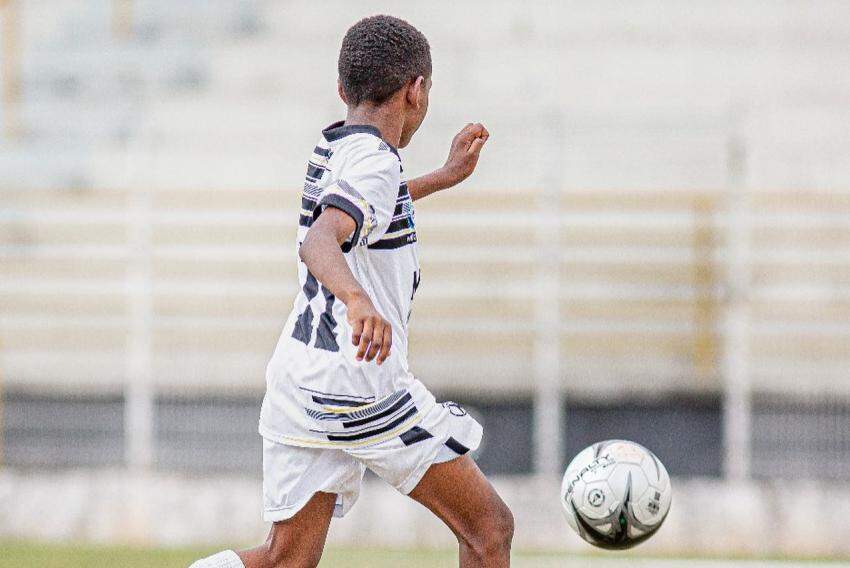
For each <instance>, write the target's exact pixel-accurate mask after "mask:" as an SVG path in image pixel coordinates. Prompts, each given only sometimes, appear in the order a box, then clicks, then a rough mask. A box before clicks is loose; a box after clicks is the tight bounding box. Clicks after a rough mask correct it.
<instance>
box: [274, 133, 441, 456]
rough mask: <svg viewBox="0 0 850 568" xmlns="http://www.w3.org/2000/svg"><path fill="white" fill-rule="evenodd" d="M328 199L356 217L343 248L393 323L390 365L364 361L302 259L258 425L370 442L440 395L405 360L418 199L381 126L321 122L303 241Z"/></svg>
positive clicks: (316, 438) (302, 441)
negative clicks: (412, 195) (415, 200)
mask: <svg viewBox="0 0 850 568" xmlns="http://www.w3.org/2000/svg"><path fill="white" fill-rule="evenodd" d="M327 207H336V208H338V209H341V210H342V211H344V212H346V213H348V214H349V215H350V216H351V218H352V219H354V221H355V223H356V228H355V230H354V232H353V233H352V235H351V236H350V237H349V239H348V240H347V241H346V242H345V243H344V244H343V246H342V251H343V253H344V256H345V260H346V262H347V263H348V266H349V268H350V269H351V272H352V273H353V274H354V277H355V278H357V281H358V282H359V283H360V285H361V286H362V287H363V289H364V290H365V291H366V293H367V294H368V295H369V298H370V299H371V300H372V302H373V303H374V305H375V307H376V309H377V310H378V312H380V314H381V315H382V316H383V317H384V318H385V319H386V320H387V321H388V322H389V323H390V324H391V325H392V330H393V345H392V351H391V353H390V356H389V358H387V360H386V361H384V363H383V364H382V365H378V364H377V363H375V362H374V361H373V362H370V363H367V362H365V361H357V360H356V359H355V354H356V351H357V348H356V347H355V346H354V345H352V343H351V336H352V329H351V326H350V325H349V324H348V320H347V318H346V311H347V310H346V307H345V305H344V304H343V303H342V302H340V301H339V300H338V299H336V298H335V297H334V295H333V294H331V292H330V291H329V290H328V289H326V288H325V287H324V286H322V284H321V283H320V282H318V281H317V280H316V278H315V277H314V276H313V275H312V274H310V272H309V271H308V270H307V267H306V265H305V264H304V263H303V262H299V264H298V278H299V281H300V284H301V291H300V292H299V293H298V296H297V297H296V298H295V303H294V306H293V309H292V313H291V314H290V316H289V318H288V320H287V322H286V325H285V327H284V328H283V333H282V334H281V336H280V340H279V341H278V344H277V348H276V349H275V352H274V355H273V356H272V359H271V361H270V362H269V365H268V368H267V371H266V396H265V399H264V400H263V407H262V411H261V413H260V427H259V430H260V434H262V435H263V437H265V438H267V439H269V440H272V441H276V442H279V443H284V444H291V445H297V446H305V447H351V446H364V445H369V444H374V443H378V442H381V441H384V440H387V439H389V438H392V437H394V436H398V435H400V434H401V433H403V432H406V431H408V430H410V428H411V427H413V426H414V425H415V424H416V423H418V422H419V420H421V418H422V416H424V414H425V413H427V412H428V411H429V410H430V409H431V408H432V407H433V406H434V404H435V401H434V397H433V396H432V395H431V393H430V392H428V390H427V389H426V388H425V386H424V385H423V384H422V383H420V382H419V381H418V380H416V379H415V378H414V377H413V375H412V374H411V373H410V371H409V369H408V363H407V345H408V343H407V325H408V319H409V317H410V311H411V304H412V301H413V296H414V294H415V293H416V288H417V286H418V285H419V260H418V257H417V249H416V247H417V244H416V229H415V226H414V220H413V201H412V200H411V198H410V193H409V192H408V189H407V184H406V183H405V181H404V180H403V178H402V169H401V161H400V158H399V156H398V152H397V150H396V149H395V148H393V147H392V146H390V145H388V144H387V143H386V142H384V141H383V140H382V139H381V135H380V132H379V131H378V129H377V128H375V127H372V126H366V125H351V126H347V125H344V124H343V123H342V122H339V123H336V124H333V125H331V126H330V127H328V128H327V129H326V130H324V131H323V132H322V137H321V139H320V140H319V142H318V144H317V145H316V147H315V149H314V150H313V154H312V156H311V158H310V161H309V162H308V164H307V178H306V182H305V184H304V192H303V194H302V197H301V215H300V219H299V227H298V246H300V245H301V243H302V242H303V240H304V237H305V235H306V234H307V230H308V229H309V227H310V225H311V224H312V223H313V222H314V221H315V219H316V218H317V217H318V216H319V215H320V214H321V213H322V211H324V210H325V209H326V208H327Z"/></svg>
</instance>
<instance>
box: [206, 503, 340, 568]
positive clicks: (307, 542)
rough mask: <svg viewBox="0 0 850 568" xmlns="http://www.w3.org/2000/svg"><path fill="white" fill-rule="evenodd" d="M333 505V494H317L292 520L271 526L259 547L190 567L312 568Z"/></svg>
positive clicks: (223, 554) (319, 554) (221, 554)
mask: <svg viewBox="0 0 850 568" xmlns="http://www.w3.org/2000/svg"><path fill="white" fill-rule="evenodd" d="M335 503H336V495H335V494H333V493H316V494H315V495H314V496H313V497H312V498H311V499H310V501H308V502H307V504H306V505H305V506H304V508H303V509H301V510H300V511H298V513H296V514H295V516H294V517H292V518H290V519H287V520H285V521H277V522H276V523H274V524H273V525H272V528H271V531H270V532H269V538H268V539H267V540H266V542H265V544H263V545H262V546H258V547H257V548H252V549H250V550H243V551H241V552H238V553H234V552H233V551H232V550H225V551H224V552H219V553H218V554H214V555H213V556H210V557H208V558H204V559H203V560H198V561H197V562H195V563H194V564H192V566H190V567H189V568H315V567H316V566H318V565H319V560H321V558H322V550H323V549H324V548H325V538H326V537H327V536H328V526H329V525H330V522H331V516H332V515H333V511H334V504H335Z"/></svg>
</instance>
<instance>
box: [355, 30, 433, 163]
mask: <svg viewBox="0 0 850 568" xmlns="http://www.w3.org/2000/svg"><path fill="white" fill-rule="evenodd" d="M430 88H431V47H430V46H429V45H428V40H427V39H425V36H424V35H422V32H420V31H419V30H417V29H416V28H414V27H413V26H411V25H410V24H408V23H407V22H405V21H404V20H400V19H398V18H394V17H392V16H372V17H370V18H364V19H362V20H360V21H359V22H357V23H356V24H354V25H353V26H351V28H350V29H349V30H348V32H347V33H346V34H345V38H344V39H343V40H342V49H340V52H339V91H340V96H341V97H342V100H343V101H344V102H345V104H347V105H348V106H349V107H358V106H361V105H370V106H374V107H377V106H381V105H385V104H394V105H398V110H399V111H400V112H403V113H404V127H403V128H402V134H401V142H400V143H399V146H400V147H402V148H403V147H404V146H406V145H407V144H408V142H410V139H411V138H412V137H413V134H414V133H415V132H416V129H417V128H419V125H420V124H422V121H423V120H424V119H425V114H426V113H427V112H428V92H429V90H430Z"/></svg>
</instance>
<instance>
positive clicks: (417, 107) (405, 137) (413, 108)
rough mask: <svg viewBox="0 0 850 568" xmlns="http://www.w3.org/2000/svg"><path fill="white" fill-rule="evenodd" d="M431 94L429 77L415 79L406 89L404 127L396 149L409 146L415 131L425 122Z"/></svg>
mask: <svg viewBox="0 0 850 568" xmlns="http://www.w3.org/2000/svg"><path fill="white" fill-rule="evenodd" d="M430 92H431V77H426V78H424V79H422V80H419V79H417V81H415V82H414V84H413V85H412V86H411V87H409V88H408V94H407V103H408V104H406V105H405V107H406V113H405V118H404V126H403V127H402V130H401V140H400V141H399V144H398V147H399V148H404V147H405V146H407V145H408V144H410V139H411V138H413V135H414V134H416V131H417V130H418V129H419V127H420V126H421V125H422V121H424V120H425V115H426V114H428V96H429V94H430Z"/></svg>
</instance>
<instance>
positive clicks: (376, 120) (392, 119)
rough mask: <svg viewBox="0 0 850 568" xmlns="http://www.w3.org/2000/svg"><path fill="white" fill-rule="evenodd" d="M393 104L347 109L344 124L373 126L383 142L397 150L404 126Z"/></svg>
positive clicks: (359, 106)
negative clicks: (379, 133)
mask: <svg viewBox="0 0 850 568" xmlns="http://www.w3.org/2000/svg"><path fill="white" fill-rule="evenodd" d="M394 107H395V105H393V104H383V105H370V104H362V105H358V106H356V107H348V113H347V114H346V116H345V124H348V125H351V124H367V125H369V126H374V127H375V128H377V129H378V130H379V131H380V132H381V138H383V140H384V142H386V143H387V144H390V145H391V146H393V147H394V148H398V144H399V142H400V141H401V131H402V127H403V126H404V118H403V117H402V116H401V113H400V112H399V110H398V109H396V108H394Z"/></svg>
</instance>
